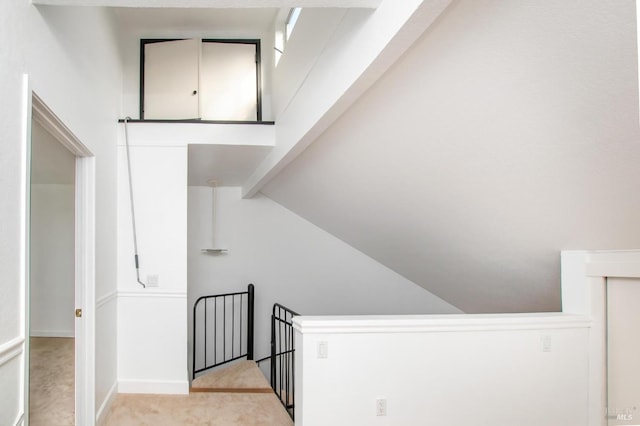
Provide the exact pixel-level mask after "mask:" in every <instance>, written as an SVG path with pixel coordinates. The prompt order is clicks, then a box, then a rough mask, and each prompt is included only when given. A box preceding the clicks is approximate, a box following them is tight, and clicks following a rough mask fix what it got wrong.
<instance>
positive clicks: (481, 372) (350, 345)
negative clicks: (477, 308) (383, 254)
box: [294, 314, 589, 426]
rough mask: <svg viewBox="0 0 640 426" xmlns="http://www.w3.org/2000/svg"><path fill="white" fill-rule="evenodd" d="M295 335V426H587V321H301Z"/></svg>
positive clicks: (428, 318)
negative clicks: (380, 409) (383, 410)
mask: <svg viewBox="0 0 640 426" xmlns="http://www.w3.org/2000/svg"><path fill="white" fill-rule="evenodd" d="M294 327H295V328H296V341H295V346H296V376H295V389H296V396H295V397H296V425H303V426H313V425H327V424H341V425H354V426H356V425H372V424H380V425H418V424H421V425H422V424H425V425H426V424H430V425H431V424H433V425H450V426H457V425H460V426H467V425H489V424H490V425H495V426H511V425H514V424H517V425H523V426H526V425H530V426H540V425H545V426H570V425H574V426H584V425H585V424H587V412H588V391H587V388H588V386H587V383H588V363H589V360H588V356H587V347H588V342H589V321H588V318H586V317H580V316H563V315H562V314H550V315H544V314H542V315H540V314H537V315H536V314H531V315H501V316H500V315H496V316H492V315H487V316H476V315H465V316H459V315H451V316H445V317H443V316H413V317H403V316H400V317H395V318H394V317H304V316H303V317H297V318H294ZM320 342H324V344H325V345H326V348H327V354H328V356H327V357H326V358H318V356H317V353H318V349H317V347H318V344H319V343H320ZM378 398H384V399H386V404H387V415H386V416H384V417H376V399H378ZM327 407H330V409H327Z"/></svg>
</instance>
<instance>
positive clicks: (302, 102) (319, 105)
mask: <svg viewBox="0 0 640 426" xmlns="http://www.w3.org/2000/svg"><path fill="white" fill-rule="evenodd" d="M451 2H452V0H403V1H401V2H399V1H396V0H384V1H383V2H382V3H381V5H380V6H379V7H378V8H377V9H376V10H375V12H374V13H372V14H371V16H369V18H368V19H367V20H366V21H365V22H364V23H363V24H362V25H359V26H358V30H357V33H356V34H354V36H353V37H352V38H351V39H350V40H349V42H348V43H345V44H344V46H342V47H341V49H342V50H343V51H342V52H340V54H338V55H328V58H324V62H323V61H322V60H321V59H318V62H316V64H315V66H314V68H315V69H316V71H317V72H315V73H314V69H312V70H311V71H310V72H309V75H308V76H307V78H306V80H305V82H304V83H303V84H302V86H301V87H300V88H299V89H298V92H297V95H296V96H295V98H293V100H292V101H291V102H290V103H289V105H288V106H287V108H286V109H285V110H284V111H283V112H282V113H281V114H280V116H278V117H277V119H276V146H275V147H274V149H273V150H272V151H271V153H270V154H269V155H268V156H267V157H266V158H265V159H264V161H263V162H262V163H261V164H260V166H259V167H258V168H257V169H256V171H255V172H254V173H253V175H252V176H251V177H250V178H249V179H248V180H247V182H246V183H245V185H244V186H243V188H242V194H243V197H245V198H249V197H252V196H254V195H255V194H256V193H257V192H258V191H260V189H261V188H262V187H263V186H264V185H266V184H267V183H268V182H269V181H270V180H271V179H273V177H275V176H276V175H277V174H278V173H280V171H282V169H284V168H285V167H286V166H287V164H289V163H290V162H291V161H293V160H294V159H295V158H296V157H297V156H298V155H299V154H300V153H302V151H304V150H305V149H306V148H307V147H308V146H309V145H310V144H311V143H313V141H314V140H315V139H316V138H318V136H320V135H321V134H322V133H323V132H324V131H325V130H326V129H327V128H328V127H329V126H330V125H331V124H332V123H333V122H334V121H335V120H337V119H338V118H339V117H340V115H341V114H342V113H344V112H345V111H346V110H347V109H348V108H349V107H350V106H351V105H352V104H353V103H354V102H355V101H356V100H357V99H358V98H359V97H360V96H362V95H363V94H364V92H365V91H366V90H367V89H368V88H369V87H371V86H372V85H373V84H374V83H375V82H376V81H377V80H378V79H379V78H380V77H381V76H382V75H383V74H384V73H385V72H386V71H387V70H388V69H389V68H390V67H391V66H392V65H393V64H394V63H395V62H396V61H397V60H398V59H399V58H400V56H401V55H402V54H403V53H404V52H405V51H406V50H407V49H408V48H409V47H410V46H411V45H412V44H413V43H414V42H415V41H416V40H417V39H418V37H420V35H421V34H422V33H424V32H425V30H426V29H427V28H429V27H430V26H431V24H433V23H434V22H435V20H436V19H437V18H438V17H439V16H440V15H441V14H442V12H444V10H445V9H446V8H447V7H448V6H449V4H450V3H451ZM327 70H340V72H330V71H327Z"/></svg>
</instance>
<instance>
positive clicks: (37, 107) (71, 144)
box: [33, 93, 92, 157]
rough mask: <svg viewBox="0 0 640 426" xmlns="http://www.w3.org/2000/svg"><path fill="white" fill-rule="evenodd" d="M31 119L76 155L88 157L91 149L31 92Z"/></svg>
mask: <svg viewBox="0 0 640 426" xmlns="http://www.w3.org/2000/svg"><path fill="white" fill-rule="evenodd" d="M33 113H34V114H33V119H34V120H35V121H37V122H38V123H39V124H40V125H41V126H42V127H43V128H44V129H45V130H46V131H47V132H49V133H51V135H52V136H53V137H54V138H56V139H57V140H58V141H59V142H60V143H61V144H62V145H63V146H64V147H65V148H67V149H68V150H69V151H71V152H72V153H73V154H74V155H76V156H77V157H89V156H91V155H92V154H91V151H89V150H88V149H87V147H85V146H84V145H83V144H82V142H80V140H79V139H78V138H77V137H76V135H74V134H73V132H72V131H71V130H69V128H68V127H67V126H66V125H65V124H64V123H62V121H60V119H59V118H58V117H57V116H56V114H55V113H54V112H53V111H52V110H51V109H50V108H49V107H48V106H47V105H46V104H45V103H44V102H43V101H42V99H40V97H39V96H38V95H37V94H36V93H33Z"/></svg>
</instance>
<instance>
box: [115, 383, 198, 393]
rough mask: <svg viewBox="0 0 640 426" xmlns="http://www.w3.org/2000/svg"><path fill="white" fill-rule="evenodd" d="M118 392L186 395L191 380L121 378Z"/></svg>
mask: <svg viewBox="0 0 640 426" xmlns="http://www.w3.org/2000/svg"><path fill="white" fill-rule="evenodd" d="M118 393H155V394H165V395H186V394H188V393H189V381H188V380H172V381H159V380H158V381H155V380H119V381H118Z"/></svg>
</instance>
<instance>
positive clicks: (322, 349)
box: [318, 341, 329, 358]
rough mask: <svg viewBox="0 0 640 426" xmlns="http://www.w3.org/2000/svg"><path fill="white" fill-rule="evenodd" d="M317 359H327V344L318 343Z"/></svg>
mask: <svg viewBox="0 0 640 426" xmlns="http://www.w3.org/2000/svg"><path fill="white" fill-rule="evenodd" d="M318 358H329V343H327V342H324V341H323V342H318Z"/></svg>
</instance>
